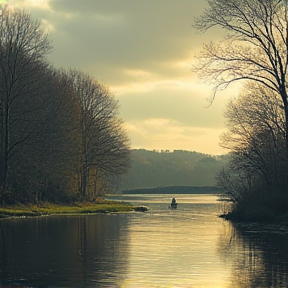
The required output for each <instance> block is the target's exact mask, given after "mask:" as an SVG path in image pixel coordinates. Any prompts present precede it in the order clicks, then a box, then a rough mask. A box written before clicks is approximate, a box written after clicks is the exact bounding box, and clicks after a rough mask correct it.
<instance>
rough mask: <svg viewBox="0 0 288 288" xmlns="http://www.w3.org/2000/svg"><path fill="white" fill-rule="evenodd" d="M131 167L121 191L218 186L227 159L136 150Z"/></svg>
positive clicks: (122, 183)
mask: <svg viewBox="0 0 288 288" xmlns="http://www.w3.org/2000/svg"><path fill="white" fill-rule="evenodd" d="M131 158H132V167H131V169H130V171H129V172H128V173H127V174H126V175H125V176H124V177H123V178H122V181H121V183H120V186H119V189H120V190H127V189H135V188H148V187H149V188H155V187H167V186H203V187H204V186H215V185H216V179H215V177H216V175H217V173H219V172H220V171H221V169H223V167H225V165H226V163H227V156H225V155H223V156H217V157H216V156H211V155H206V154H202V153H197V152H190V151H184V150H174V151H173V152H169V151H166V150H165V151H161V152H157V151H155V150H154V151H149V150H145V149H134V150H132V152H131Z"/></svg>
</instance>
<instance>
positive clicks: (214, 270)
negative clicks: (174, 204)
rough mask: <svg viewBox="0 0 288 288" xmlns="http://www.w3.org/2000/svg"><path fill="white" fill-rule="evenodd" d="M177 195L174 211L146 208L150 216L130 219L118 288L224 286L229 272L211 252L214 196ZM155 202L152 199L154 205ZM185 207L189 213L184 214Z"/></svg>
mask: <svg viewBox="0 0 288 288" xmlns="http://www.w3.org/2000/svg"><path fill="white" fill-rule="evenodd" d="M177 196H178V198H177V199H178V202H179V210H175V211H170V210H168V208H167V209H165V211H164V212H163V211H162V212H161V211H160V210H158V209H157V211H155V212H154V211H153V209H154V208H155V207H156V206H153V205H152V207H151V211H150V212H148V213H146V214H144V215H143V216H141V217H134V218H133V219H132V220H131V221H132V223H131V222H130V225H129V234H128V238H129V243H130V247H129V250H130V253H129V255H130V257H129V264H128V265H129V266H128V277H127V278H128V279H127V280H126V281H125V285H126V286H125V285H124V284H123V287H135V288H136V287H139V288H142V287H145V288H146V287H213V288H217V287H221V288H223V287H226V286H227V284H228V282H229V281H228V280H229V279H228V277H229V273H230V272H229V269H227V267H224V266H223V264H222V262H221V259H220V257H219V255H218V253H217V242H218V238H219V230H220V229H221V228H222V225H223V220H221V219H219V218H218V217H217V213H218V205H219V203H216V201H215V199H216V198H215V197H216V196H211V195H210V196H207V195H202V196H198V195H193V196H195V197H193V196H192V197H190V198H189V196H187V195H177ZM152 197H153V196H152ZM161 197H163V196H160V197H154V198H153V199H154V200H153V201H154V202H155V204H156V205H158V204H157V203H159V202H160V198H161ZM182 197H183V198H182ZM202 197H203V198H202ZM200 198H202V199H200ZM169 199H170V200H171V197H170V198H169ZM193 199H194V200H196V202H194V204H193ZM162 201H163V198H162ZM164 201H165V196H164ZM147 202H148V200H147ZM197 202H198V203H205V202H206V204H205V205H206V206H205V205H201V204H200V205H199V204H195V203H197ZM211 203H214V204H213V205H212V204H211ZM181 204H182V207H183V206H184V205H186V206H185V207H186V209H185V210H184V209H181ZM189 205H190V207H191V208H193V211H189V210H187V207H189ZM165 207H166V206H165ZM203 209H204V210H206V211H203ZM151 283H152V284H151Z"/></svg>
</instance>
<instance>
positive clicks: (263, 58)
mask: <svg viewBox="0 0 288 288" xmlns="http://www.w3.org/2000/svg"><path fill="white" fill-rule="evenodd" d="M208 4H209V5H208V8H207V9H206V10H205V11H204V13H203V14H202V15H201V16H200V17H199V18H197V19H196V24H195V26H196V27H197V28H198V29H199V30H200V31H204V32H205V31H206V30H208V29H211V28H213V27H220V28H222V29H223V31H225V37H224V39H223V41H221V42H220V44H213V43H211V44H210V45H205V46H204V49H203V51H202V52H201V54H200V55H199V56H198V57H197V59H198V62H197V64H196V65H195V70H196V71H197V72H198V73H199V75H200V76H201V77H202V78H203V79H204V80H205V81H208V82H210V83H212V84H213V85H214V93H213V96H212V100H213V99H214V97H215V95H216V93H217V91H219V90H222V89H224V88H226V87H227V86H229V85H230V84H231V83H233V82H235V81H239V80H244V81H246V85H245V86H244V89H243V90H242V93H241V95H239V96H238V98H237V99H234V100H231V101H230V102H229V103H228V105H227V109H226V117H227V126H228V132H227V133H226V134H225V135H223V137H222V145H223V146H224V147H225V148H228V149H230V151H231V153H230V157H231V160H230V169H229V171H222V172H221V173H220V175H219V176H218V182H219V184H220V186H221V187H222V188H223V189H224V196H225V197H226V198H228V199H230V200H232V201H233V203H234V205H233V207H232V208H233V211H232V212H234V213H236V214H237V213H238V216H239V217H243V218H246V219H252V218H254V219H255V218H258V219H260V218H264V217H265V218H274V217H275V216H277V215H279V214H282V213H287V212H288V97H287V87H288V86H287V67H288V16H287V13H288V8H287V2H286V1H282V0H280V1H279V0H230V1H226V0H217V1H216V0H208Z"/></svg>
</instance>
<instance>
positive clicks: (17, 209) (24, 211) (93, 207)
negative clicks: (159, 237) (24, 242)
mask: <svg viewBox="0 0 288 288" xmlns="http://www.w3.org/2000/svg"><path fill="white" fill-rule="evenodd" d="M133 211H141V212H145V211H147V210H145V211H144V210H143V207H137V206H133V205H131V204H128V203H124V202H119V201H110V200H102V201H101V202H97V203H74V204H71V205H60V204H54V203H47V202H44V203H38V204H37V205H35V204H20V203H19V204H15V205H9V206H5V207H0V218H11V217H35V216H44V215H73V214H77V215H78V214H96V213H126V212H133Z"/></svg>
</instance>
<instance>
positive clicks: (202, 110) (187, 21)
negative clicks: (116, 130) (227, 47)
mask: <svg viewBox="0 0 288 288" xmlns="http://www.w3.org/2000/svg"><path fill="white" fill-rule="evenodd" d="M5 2H8V3H9V5H11V6H12V5H13V6H17V7H24V8H25V9H26V10H27V11H28V12H30V13H31V14H32V16H33V17H34V18H37V19H39V20H42V21H43V25H44V26H46V27H47V28H48V30H49V32H50V36H51V39H52V40H53V45H54V49H53V52H52V53H51V54H50V55H49V56H48V57H49V59H50V60H51V61H52V62H53V63H54V65H55V66H56V67H63V68H76V69H79V70H82V71H84V72H86V73H88V74H90V75H93V76H94V77H95V78H96V79H97V80H98V81H100V82H101V83H103V84H105V85H107V86H108V87H109V88H110V90H111V91H112V92H113V93H114V94H115V97H116V99H118V100H119V104H120V116H121V118H122V119H123V120H124V122H125V127H126V129H127V133H128V135H129V137H130V139H131V147H132V148H144V149H149V150H152V149H157V150H162V149H163V150H166V149H169V150H170V151H173V150H175V149H183V150H189V151H197V152H202V153H208V154H222V153H225V152H227V151H225V150H224V149H222V148H221V147H220V146H219V142H220V140H219V136H220V134H221V133H222V132H223V131H224V130H225V126H224V121H225V119H224V118H223V109H224V107H225V104H226V103H227V99H228V97H231V96H233V95H234V94H235V93H236V92H235V89H234V90H232V89H230V90H227V91H225V92H222V93H221V94H219V95H218V97H217V98H216V100H215V101H214V103H213V105H212V106H210V107H209V108H207V106H208V102H207V98H209V96H210V95H211V92H212V87H208V86H206V85H204V84H200V83H199V81H198V80H197V79H195V75H193V74H192V72H191V71H190V66H191V64H192V62H193V55H194V54H195V53H196V52H198V51H200V50H201V48H202V45H203V43H204V42H206V43H208V42H210V41H213V40H217V37H219V36H218V35H217V33H215V31H213V33H212V32H211V33H207V34H204V35H199V34H197V32H196V31H195V30H194V28H193V27H192V24H193V21H194V17H195V16H197V15H199V14H200V13H201V12H202V11H203V10H204V8H205V6H206V5H207V4H206V1H199V0H153V1H152V0H138V1H135V0H121V1H119V0H81V1H79V0H8V1H4V0H2V1H1V0H0V3H5Z"/></svg>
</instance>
